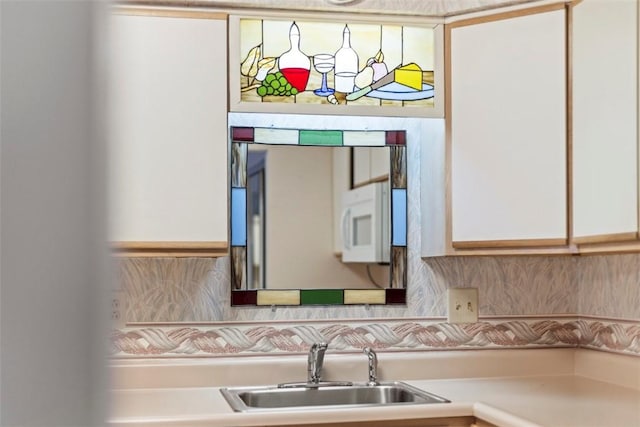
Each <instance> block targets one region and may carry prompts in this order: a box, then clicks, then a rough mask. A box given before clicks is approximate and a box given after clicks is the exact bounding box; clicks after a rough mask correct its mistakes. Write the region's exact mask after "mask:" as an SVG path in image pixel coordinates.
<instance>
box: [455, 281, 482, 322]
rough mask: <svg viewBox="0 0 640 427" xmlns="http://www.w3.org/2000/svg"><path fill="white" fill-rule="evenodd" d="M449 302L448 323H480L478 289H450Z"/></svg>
mask: <svg viewBox="0 0 640 427" xmlns="http://www.w3.org/2000/svg"><path fill="white" fill-rule="evenodd" d="M448 300H449V301H448V304H447V322H449V323H475V322H477V321H478V288H449V290H448Z"/></svg>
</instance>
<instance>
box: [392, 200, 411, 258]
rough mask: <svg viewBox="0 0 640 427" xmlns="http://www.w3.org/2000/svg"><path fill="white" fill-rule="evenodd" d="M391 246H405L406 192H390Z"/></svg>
mask: <svg viewBox="0 0 640 427" xmlns="http://www.w3.org/2000/svg"><path fill="white" fill-rule="evenodd" d="M391 244H392V245H393V246H407V190H406V189H403V188H394V189H392V190H391Z"/></svg>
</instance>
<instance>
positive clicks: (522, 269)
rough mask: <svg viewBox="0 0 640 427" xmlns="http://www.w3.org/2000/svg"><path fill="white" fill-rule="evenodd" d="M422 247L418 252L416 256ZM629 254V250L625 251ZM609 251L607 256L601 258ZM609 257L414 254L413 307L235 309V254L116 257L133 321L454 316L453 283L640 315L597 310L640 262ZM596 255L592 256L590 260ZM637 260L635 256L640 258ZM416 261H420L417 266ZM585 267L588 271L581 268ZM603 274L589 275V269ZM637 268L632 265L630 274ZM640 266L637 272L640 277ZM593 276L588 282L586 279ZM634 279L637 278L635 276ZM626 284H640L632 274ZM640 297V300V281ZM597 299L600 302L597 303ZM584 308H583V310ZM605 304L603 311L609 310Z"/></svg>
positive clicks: (489, 301) (545, 311)
mask: <svg viewBox="0 0 640 427" xmlns="http://www.w3.org/2000/svg"><path fill="white" fill-rule="evenodd" d="M415 255H416V254H414V256H415ZM625 257H626V256H625ZM601 258H602V259H601ZM608 258H615V257H612V256H609V257H588V258H585V259H578V258H575V257H541V256H535V257H516V256H510V257H450V258H432V259H427V260H422V259H419V258H418V259H414V260H410V271H409V283H408V304H407V306H406V307H395V306H385V307H381V306H371V307H369V308H368V309H367V308H365V307H345V306H339V307H328V308H323V309H322V310H318V309H317V308H314V307H311V308H309V307H281V308H277V309H276V310H275V311H272V310H271V309H270V308H265V307H261V308H256V307H250V308H239V307H238V308H235V307H230V304H229V299H230V288H229V261H228V258H226V257H224V258H218V259H209V258H122V259H118V260H116V270H117V272H118V277H117V280H118V282H119V286H121V287H122V289H123V290H124V291H125V292H126V298H127V311H126V313H125V317H126V320H127V321H129V322H211V321H253V320H293V319H300V320H307V319H316V320H318V319H319V320H322V319H337V318H392V317H393V318H402V317H444V316H446V314H447V313H446V290H447V288H450V287H477V288H478V290H479V294H480V303H479V308H480V315H481V316H501V315H557V314H577V313H580V314H601V315H608V316H611V317H631V318H633V317H634V316H636V317H638V318H640V315H639V313H638V311H640V309H638V306H640V304H636V305H635V306H634V305H633V301H631V302H630V303H629V304H625V305H623V306H621V307H620V309H621V310H622V311H619V310H618V308H617V307H609V308H607V309H606V310H604V312H602V313H601V312H594V313H589V312H588V311H585V309H586V308H588V307H591V306H589V305H587V304H586V303H585V301H588V300H589V298H585V297H584V295H581V294H580V292H579V290H583V291H589V292H592V293H593V294H594V298H596V297H597V298H600V299H599V301H600V300H601V301H604V302H606V303H612V302H614V301H616V299H612V298H604V297H601V295H602V296H604V295H609V294H610V293H611V292H613V290H614V289H617V288H618V287H616V286H611V285H609V286H608V288H609V290H608V291H603V290H602V288H603V287H606V286H602V284H603V282H604V281H605V280H606V278H604V277H603V275H604V274H614V273H612V272H611V271H610V270H611V269H614V271H615V272H618V273H617V274H618V275H620V276H624V277H626V276H625V275H624V274H623V272H620V271H619V270H624V269H625V267H626V266H627V265H629V268H631V269H633V268H637V266H638V264H639V263H640V257H638V258H633V259H627V258H628V257H626V258H625V260H626V261H625V262H619V261H616V262H615V263H614V265H613V266H612V265H611V263H610V262H609V261H607V259H608ZM588 260H591V263H588V262H587V263H585V261H588ZM634 260H635V263H634ZM411 267H413V268H411ZM578 267H580V268H585V270H586V271H587V274H584V273H583V272H579V268H578ZM591 270H593V271H594V272H597V273H599V275H595V276H594V275H592V274H588V272H589V271H591ZM627 274H629V275H631V274H632V272H629V273H627ZM637 275H638V274H637V273H635V277H636V279H637ZM591 277H592V278H593V282H596V280H597V283H591V282H588V283H587V282H584V283H581V286H578V283H580V282H581V281H582V280H584V278H591ZM627 282H629V283H627ZM627 282H625V283H626V284H625V285H621V286H622V287H623V288H624V289H625V292H627V293H629V292H631V291H632V290H633V286H632V285H631V282H633V281H632V280H627ZM633 283H635V284H636V286H635V288H636V293H635V301H636V302H637V301H638V298H639V296H640V291H638V288H640V287H639V286H638V281H637V280H636V281H635V282H633ZM594 305H595V304H594ZM579 308H580V311H579ZM634 308H635V310H636V312H635V314H633V309H634ZM601 311H602V310H601Z"/></svg>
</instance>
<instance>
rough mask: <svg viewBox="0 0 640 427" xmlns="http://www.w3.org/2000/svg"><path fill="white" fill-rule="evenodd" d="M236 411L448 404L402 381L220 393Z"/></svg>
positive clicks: (255, 389)
mask: <svg viewBox="0 0 640 427" xmlns="http://www.w3.org/2000/svg"><path fill="white" fill-rule="evenodd" d="M220 391H221V392H222V395H223V396H224V397H225V399H227V402H229V405H230V406H231V408H232V409H233V410H234V411H237V412H250V411H281V410H287V411H290V410H296V409H298V410H303V409H309V408H310V407H312V408H314V409H329V408H331V409H336V408H349V407H357V406H384V405H408V404H421V403H448V402H449V400H447V399H444V398H442V397H439V396H436V395H434V394H431V393H427V392H425V391H422V390H420V389H418V388H415V387H412V386H410V385H409V384H406V383H403V382H388V383H380V384H378V385H373V386H370V385H367V384H352V385H338V386H334V385H326V386H324V385H321V386H320V387H308V386H306V385H300V386H297V387H277V386H266V387H232V388H223V389H221V390H220Z"/></svg>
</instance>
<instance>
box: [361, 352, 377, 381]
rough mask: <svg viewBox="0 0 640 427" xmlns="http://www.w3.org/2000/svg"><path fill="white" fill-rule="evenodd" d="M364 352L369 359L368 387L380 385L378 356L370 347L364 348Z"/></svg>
mask: <svg viewBox="0 0 640 427" xmlns="http://www.w3.org/2000/svg"><path fill="white" fill-rule="evenodd" d="M362 352H363V353H364V354H366V355H367V358H368V359H369V381H368V382H367V385H369V386H375V385H378V356H377V355H376V352H375V351H373V349H372V348H370V347H365V348H363V349H362Z"/></svg>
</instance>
